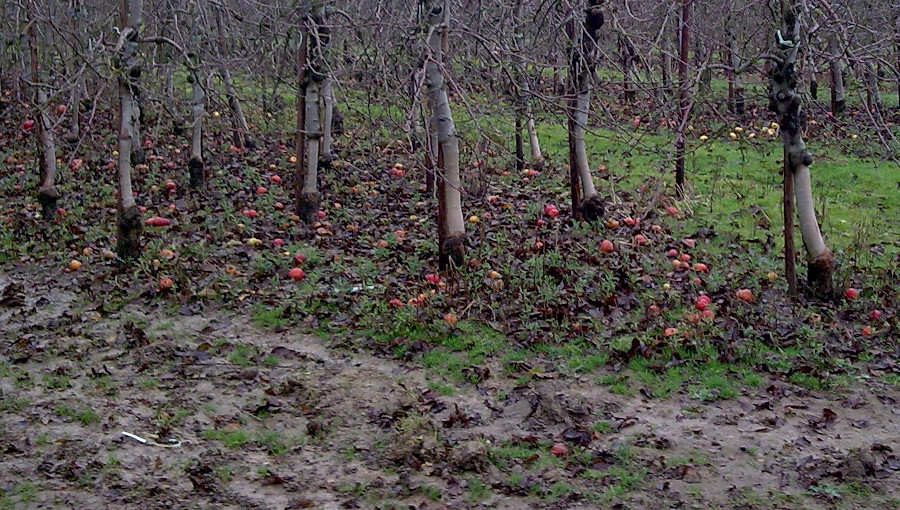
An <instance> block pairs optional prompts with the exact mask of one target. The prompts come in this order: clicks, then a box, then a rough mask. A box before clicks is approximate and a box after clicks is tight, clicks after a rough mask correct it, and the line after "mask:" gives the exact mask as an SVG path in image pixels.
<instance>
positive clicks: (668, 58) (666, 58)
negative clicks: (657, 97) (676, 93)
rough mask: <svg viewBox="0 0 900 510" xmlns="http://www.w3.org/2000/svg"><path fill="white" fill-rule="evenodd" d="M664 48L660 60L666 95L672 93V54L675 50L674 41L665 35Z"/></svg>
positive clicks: (663, 87)
mask: <svg viewBox="0 0 900 510" xmlns="http://www.w3.org/2000/svg"><path fill="white" fill-rule="evenodd" d="M662 42H663V48H662V55H661V58H660V67H661V71H662V90H663V92H664V93H665V95H667V96H668V95H669V94H671V93H672V54H673V53H674V52H675V48H674V47H673V45H672V39H671V38H670V37H669V36H668V35H663V41H662Z"/></svg>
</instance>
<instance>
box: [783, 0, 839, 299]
mask: <svg viewBox="0 0 900 510" xmlns="http://www.w3.org/2000/svg"><path fill="white" fill-rule="evenodd" d="M782 15H783V25H782V28H781V35H782V39H783V40H784V41H787V42H786V43H784V44H779V46H778V53H779V61H778V62H777V65H774V66H773V67H772V69H771V70H770V72H769V108H770V109H771V110H772V111H773V112H774V113H775V114H776V115H777V118H778V123H779V124H780V126H781V139H782V143H783V144H784V151H785V162H784V167H785V170H786V172H788V173H790V174H792V177H793V181H794V195H795V200H796V204H797V214H798V219H799V221H800V233H801V237H802V238H803V244H804V246H805V248H806V253H807V257H808V259H807V281H808V284H809V291H810V292H811V293H812V294H813V295H816V296H822V297H831V296H833V294H834V287H833V283H832V275H833V273H834V268H835V261H834V256H833V255H832V253H831V250H829V249H828V247H827V246H826V245H825V241H824V239H823V238H822V234H821V232H820V231H819V223H818V220H817V219H816V214H815V208H814V202H813V196H812V183H811V179H810V170H809V166H810V165H811V164H812V161H813V157H812V154H811V153H810V152H809V151H808V150H807V149H806V143H805V142H804V141H803V136H802V134H801V132H800V129H801V125H802V123H803V118H802V116H803V112H802V110H801V100H800V96H799V95H798V94H797V90H796V88H797V85H798V78H797V71H796V63H797V54H798V51H799V48H800V22H799V20H798V18H797V16H796V13H795V11H794V5H793V0H784V1H783V2H782ZM787 241H788V239H787V238H786V239H785V242H786V243H787ZM786 269H787V268H786Z"/></svg>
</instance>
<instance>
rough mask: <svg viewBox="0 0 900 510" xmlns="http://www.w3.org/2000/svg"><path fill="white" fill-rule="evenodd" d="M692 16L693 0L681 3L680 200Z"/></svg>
mask: <svg viewBox="0 0 900 510" xmlns="http://www.w3.org/2000/svg"><path fill="white" fill-rule="evenodd" d="M690 16H691V0H682V2H681V22H680V25H679V30H678V33H679V40H680V42H679V48H678V111H679V122H678V126H679V127H678V131H677V133H676V134H675V194H676V195H677V196H678V198H684V193H685V189H684V185H685V177H684V152H685V151H684V146H685V133H684V129H685V126H686V125H687V119H688V116H689V115H690V110H691V105H690V83H689V81H688V50H689V48H690V44H691V34H690V28H689V25H688V22H689V21H690Z"/></svg>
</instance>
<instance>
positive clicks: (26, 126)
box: [22, 119, 34, 131]
mask: <svg viewBox="0 0 900 510" xmlns="http://www.w3.org/2000/svg"><path fill="white" fill-rule="evenodd" d="M32 129H34V119H25V120H24V121H23V122H22V131H31V130H32Z"/></svg>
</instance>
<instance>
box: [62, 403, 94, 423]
mask: <svg viewBox="0 0 900 510" xmlns="http://www.w3.org/2000/svg"><path fill="white" fill-rule="evenodd" d="M53 410H54V412H56V414H58V415H60V416H65V417H68V418H72V419H73V420H78V421H79V422H81V424H82V425H85V426H90V425H96V424H97V423H100V415H99V414H97V411H94V410H93V409H91V408H90V407H83V408H76V407H69V406H67V405H64V404H57V405H56V406H54V408H53Z"/></svg>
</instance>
